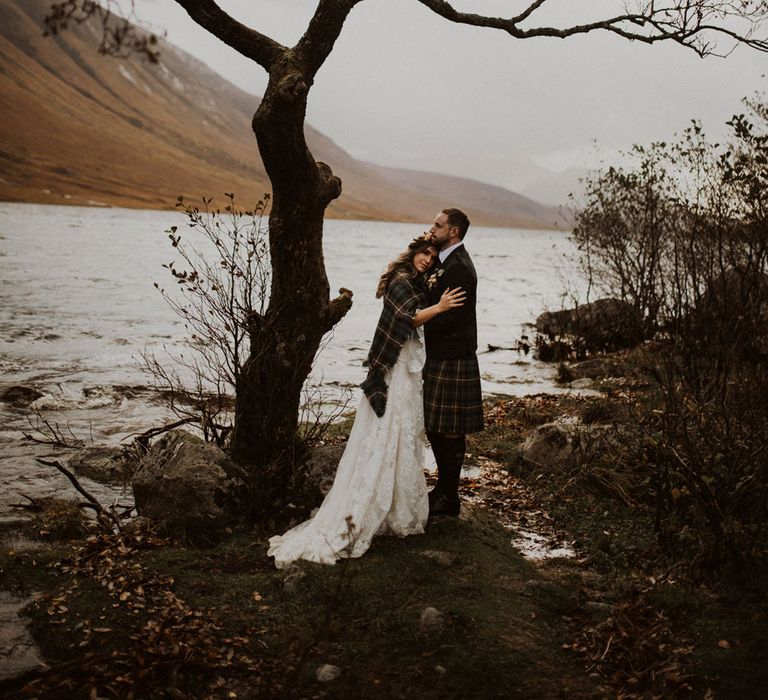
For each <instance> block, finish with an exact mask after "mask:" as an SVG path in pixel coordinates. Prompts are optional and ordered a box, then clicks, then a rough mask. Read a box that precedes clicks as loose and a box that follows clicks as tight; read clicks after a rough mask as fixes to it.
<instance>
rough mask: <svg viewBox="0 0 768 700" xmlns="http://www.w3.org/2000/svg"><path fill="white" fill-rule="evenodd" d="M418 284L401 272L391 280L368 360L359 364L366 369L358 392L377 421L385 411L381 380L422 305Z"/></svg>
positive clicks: (415, 279) (385, 404) (412, 328)
mask: <svg viewBox="0 0 768 700" xmlns="http://www.w3.org/2000/svg"><path fill="white" fill-rule="evenodd" d="M420 281H421V280H420V278H419V277H417V278H412V277H409V276H408V275H407V274H406V273H404V272H401V273H399V274H398V275H396V276H395V277H393V278H392V280H391V281H390V283H389V286H388V287H387V291H386V292H385V294H384V308H383V309H382V310H381V316H379V322H378V324H377V326H376V333H375V334H374V336H373V341H372V342H371V349H370V351H369V352H368V359H367V360H366V361H365V362H364V363H363V365H365V366H367V367H368V376H367V377H366V378H365V381H363V383H362V384H361V385H360V388H361V389H362V390H363V392H364V393H365V395H366V397H367V398H368V401H369V402H370V404H371V408H372V409H373V412H374V413H375V414H376V415H377V416H379V418H381V416H383V415H384V411H385V409H386V407H387V383H386V382H385V380H384V377H385V376H386V374H387V371H388V370H390V369H391V368H392V367H394V366H395V362H397V358H398V357H399V356H400V350H401V349H402V347H403V345H404V344H405V341H406V340H408V338H410V337H411V336H412V335H413V333H414V332H415V329H414V327H413V317H414V315H415V314H416V311H417V310H418V309H419V308H422V307H423V306H424V303H425V301H426V294H425V291H424V289H423V287H422V286H421V284H420Z"/></svg>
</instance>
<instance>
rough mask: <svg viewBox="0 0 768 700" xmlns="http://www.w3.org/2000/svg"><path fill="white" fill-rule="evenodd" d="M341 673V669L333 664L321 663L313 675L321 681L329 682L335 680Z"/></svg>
mask: <svg viewBox="0 0 768 700" xmlns="http://www.w3.org/2000/svg"><path fill="white" fill-rule="evenodd" d="M340 675H341V669H340V668H339V667H338V666H334V665H333V664H323V665H322V666H320V667H319V668H318V669H317V671H315V677H316V678H317V680H319V681H320V682H321V683H329V682H330V681H335V680H336V679H337V678H338V677H339V676H340Z"/></svg>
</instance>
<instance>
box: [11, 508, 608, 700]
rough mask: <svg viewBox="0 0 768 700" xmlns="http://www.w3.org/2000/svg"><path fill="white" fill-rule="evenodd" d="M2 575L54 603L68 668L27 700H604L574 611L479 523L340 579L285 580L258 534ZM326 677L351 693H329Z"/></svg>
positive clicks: (43, 618)
mask: <svg viewBox="0 0 768 700" xmlns="http://www.w3.org/2000/svg"><path fill="white" fill-rule="evenodd" d="M434 551H438V552H441V553H442V554H440V555H435V556H438V559H437V560H436V559H435V558H433V556H432V555H429V554H425V553H429V552H434ZM1 566H2V570H3V573H4V574H6V575H7V578H6V582H7V583H6V585H9V586H10V587H12V588H14V589H17V590H21V589H25V588H32V589H34V590H36V591H42V592H43V594H42V597H40V598H39V600H38V601H37V602H36V603H34V604H33V605H32V606H31V607H30V609H29V613H30V615H31V617H32V630H33V635H34V637H35V640H36V641H37V643H38V645H39V646H40V648H41V650H42V652H43V654H44V656H45V658H46V659H47V660H48V661H49V663H50V664H51V667H52V668H51V670H50V671H48V672H47V673H44V674H42V676H41V677H40V678H38V679H35V678H34V676H36V675H39V674H33V675H32V676H31V677H29V678H26V679H22V680H20V681H17V682H15V683H13V684H6V687H5V691H6V692H7V693H17V694H18V695H19V696H21V697H89V695H90V694H91V693H94V692H95V693H96V694H97V695H98V696H100V697H110V696H113V697H129V696H130V694H131V693H133V695H134V697H241V698H247V697H265V696H270V697H282V696H284V697H317V696H328V697H381V698H392V697H407V698H411V697H429V698H443V697H455V698H466V697H521V698H536V697H541V698H547V697H558V696H561V695H563V694H565V695H566V696H568V697H592V696H594V694H595V693H596V692H598V686H597V684H596V682H595V680H594V679H590V678H589V677H587V676H586V675H584V674H583V672H582V665H581V662H580V660H579V659H578V658H577V656H576V655H574V654H572V653H570V652H568V651H566V650H564V649H563V648H562V645H563V643H564V642H566V641H567V640H568V638H569V637H568V625H567V622H566V621H564V620H563V618H562V610H561V609H560V607H559V606H560V605H561V602H558V604H557V605H555V606H554V607H555V608H556V609H553V606H552V605H551V604H550V603H549V602H548V600H547V599H545V598H541V596H539V595H537V594H536V593H535V592H536V591H537V590H538V589H539V586H538V585H537V582H541V581H542V577H541V575H540V573H539V571H538V570H537V569H536V568H535V567H533V566H532V565H531V564H529V563H528V562H526V561H525V560H524V559H523V558H522V557H521V556H520V555H519V554H518V553H517V552H516V550H515V549H514V548H513V547H511V546H510V538H509V534H508V533H507V532H506V531H505V530H504V529H503V528H501V527H500V526H499V525H498V524H497V523H496V522H495V520H494V519H493V518H492V517H490V516H489V515H488V514H486V513H484V512H482V511H479V510H470V512H468V513H467V515H466V517H463V518H462V519H460V520H453V519H448V520H439V521H437V522H435V523H433V524H432V525H431V526H430V528H429V531H428V533H427V534H426V535H424V536H420V537H411V538H407V539H405V540H400V539H396V538H388V537H382V538H378V539H376V540H375V542H374V545H373V547H372V548H371V550H370V551H369V552H368V553H367V554H366V555H365V556H364V557H363V558H361V559H358V560H350V561H346V562H342V563H340V564H339V565H337V566H335V567H324V566H319V565H312V564H308V563H306V564H302V565H301V566H300V567H298V568H296V569H291V570H289V571H288V572H280V571H277V570H275V569H274V566H273V563H272V561H271V560H270V559H268V558H267V556H266V542H265V541H264V539H262V538H258V537H256V536H254V534H253V533H248V534H246V533H239V534H233V535H232V536H231V537H229V538H227V539H226V540H225V541H223V542H221V543H220V544H219V545H217V546H216V547H212V548H208V549H202V550H201V549H198V548H191V547H184V546H180V545H178V544H176V545H173V544H170V543H168V542H166V541H164V540H160V539H158V538H153V537H151V536H146V537H144V538H142V539H140V540H137V539H136V538H135V537H133V538H128V539H125V538H124V539H123V540H122V541H120V542H118V541H116V540H115V539H114V538H109V539H107V538H100V539H96V540H95V541H93V542H91V543H86V544H78V545H74V546H69V548H68V547H64V548H63V549H62V546H61V545H58V546H54V547H51V548H45V549H42V550H36V551H35V553H34V555H33V554H32V553H22V552H14V551H11V552H9V551H7V550H6V551H4V552H3V559H2V564H1ZM532 591H533V593H532ZM563 595H564V596H565V598H567V595H566V594H565V593H564V594H563ZM430 607H431V608H435V609H436V610H437V611H439V613H440V614H439V615H435V616H434V619H433V618H430V617H429V614H427V618H426V619H425V620H424V621H422V615H423V614H424V610H425V609H427V608H430ZM324 664H331V665H334V666H337V667H339V668H340V669H341V674H340V675H339V677H338V678H336V679H335V680H333V681H330V682H327V683H322V682H320V681H318V680H317V678H316V672H317V669H318V668H319V667H321V666H323V665H324ZM94 688H95V691H94V690H93V689H94ZM233 693H234V694H233Z"/></svg>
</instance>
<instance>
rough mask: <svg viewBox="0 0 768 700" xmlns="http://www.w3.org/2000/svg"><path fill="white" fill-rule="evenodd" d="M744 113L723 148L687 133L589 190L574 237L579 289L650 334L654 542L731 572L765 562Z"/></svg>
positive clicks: (749, 130)
mask: <svg viewBox="0 0 768 700" xmlns="http://www.w3.org/2000/svg"><path fill="white" fill-rule="evenodd" d="M747 105H748V107H750V109H751V116H750V117H747V116H745V115H738V116H735V117H734V118H733V119H732V120H731V121H730V122H729V124H730V125H731V127H732V134H733V135H732V138H731V140H730V142H729V143H728V144H726V145H724V146H721V145H718V144H712V143H710V142H708V141H707V139H706V137H705V134H704V132H703V130H702V129H701V127H700V125H698V124H697V123H694V124H693V125H692V126H691V127H690V128H689V129H687V130H686V132H685V133H684V135H683V137H682V138H681V139H680V141H678V142H676V143H673V144H670V145H668V144H654V145H653V146H652V147H651V148H649V149H637V150H636V154H637V155H638V156H639V157H640V164H639V165H638V167H637V168H636V169H634V170H627V169H616V168H614V169H611V170H609V171H608V172H607V173H604V174H603V175H601V176H599V177H598V178H596V179H594V180H591V181H590V182H589V186H588V188H587V200H586V202H585V204H584V207H583V208H582V209H581V210H580V211H579V212H578V213H577V227H576V230H575V233H574V236H575V239H576V241H577V244H578V245H579V247H580V250H581V252H582V255H583V259H582V262H583V266H584V270H585V272H586V273H587V275H589V277H590V281H591V282H593V283H594V284H596V285H598V286H599V287H601V288H602V289H603V290H605V291H608V292H609V293H611V294H613V295H615V296H617V297H618V298H620V299H624V300H626V301H629V302H630V303H632V304H633V305H634V306H635V308H637V309H638V310H639V311H641V312H642V313H643V317H644V321H645V324H646V328H647V329H648V330H649V331H652V332H655V335H656V344H655V346H654V347H655V350H654V353H653V354H652V355H650V361H649V363H648V364H649V370H650V371H651V372H652V374H653V376H654V377H655V379H656V386H657V389H658V391H659V401H658V403H657V404H656V407H655V408H656V411H655V412H652V413H650V414H649V416H647V418H648V420H647V421H646V423H647V425H646V428H647V433H648V440H647V442H646V446H645V459H646V464H644V465H641V466H644V468H648V469H650V470H651V471H652V482H653V488H654V490H655V492H656V500H657V511H658V516H657V524H658V526H659V530H660V534H662V535H663V536H666V538H667V539H668V540H670V539H674V538H675V533H681V532H682V533H691V532H693V533H695V534H694V540H696V543H697V546H698V545H699V543H701V542H702V540H704V541H705V542H704V546H705V549H706V552H707V555H708V557H709V558H710V560H719V559H721V558H723V555H726V556H725V558H726V559H728V560H729V561H730V562H731V563H732V564H733V565H735V566H737V567H743V566H744V565H745V564H748V563H752V564H754V563H757V562H758V561H761V560H762V561H764V560H765V559H766V558H768V548H766V547H765V541H766V539H765V535H766V528H767V527H768V526H767V525H766V523H767V522H768V498H767V496H768V468H767V467H766V464H768V429H767V428H766V426H768V392H766V387H767V386H768V331H767V330H766V328H768V325H767V324H766V321H768V110H767V109H766V104H765V102H764V100H763V101H760V100H756V101H752V102H747ZM677 539H678V541H679V539H680V538H677Z"/></svg>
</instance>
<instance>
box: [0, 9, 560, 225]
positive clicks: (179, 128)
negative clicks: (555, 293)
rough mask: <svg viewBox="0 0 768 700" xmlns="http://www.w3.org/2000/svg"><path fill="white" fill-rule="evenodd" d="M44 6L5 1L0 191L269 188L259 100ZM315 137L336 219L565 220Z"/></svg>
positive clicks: (163, 196) (165, 47) (151, 200)
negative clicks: (460, 215)
mask: <svg viewBox="0 0 768 700" xmlns="http://www.w3.org/2000/svg"><path fill="white" fill-rule="evenodd" d="M48 3H49V0H0V110H2V115H3V118H2V120H0V200H6V201H8V200H10V201H22V202H43V203H56V204H61V203H71V204H80V205H88V204H89V205H112V206H126V207H142V208H167V207H171V206H173V204H174V203H175V201H176V198H177V196H179V195H183V196H185V197H188V198H192V199H196V198H199V197H200V196H202V195H213V196H221V194H222V193H224V192H235V193H236V194H237V198H238V201H240V202H241V204H243V205H247V204H251V203H253V202H255V200H256V199H258V197H259V196H260V195H261V194H262V193H264V192H267V191H269V183H268V179H267V177H266V174H265V172H264V168H263V166H262V163H261V159H260V158H259V154H258V149H257V146H256V142H255V138H254V136H253V134H252V132H251V128H250V121H251V116H252V114H253V112H254V111H255V109H256V107H257V106H258V103H259V98H258V97H255V96H253V95H250V94H248V93H246V92H244V91H242V90H240V89H238V88H236V87H235V86H233V85H232V84H230V83H228V82H227V81H226V80H225V79H224V78H222V77H221V76H220V75H218V74H217V73H214V72H213V71H211V70H210V69H209V68H207V67H206V66H205V65H204V64H203V63H201V62H200V61H198V60H197V59H195V58H193V57H192V56H190V55H189V54H186V53H184V52H183V51H181V50H179V49H177V48H176V47H174V46H173V45H171V44H168V43H167V42H163V43H162V45H161V63H160V65H159V66H158V65H152V64H149V63H148V62H146V61H144V60H143V59H141V58H140V57H138V56H133V57H130V58H128V59H114V58H108V57H104V56H100V55H99V54H98V53H97V51H96V46H97V29H96V28H95V27H94V26H93V25H92V24H85V25H82V26H78V27H75V28H74V29H73V30H72V31H68V32H65V33H64V34H62V35H60V36H55V37H48V38H45V37H43V21H42V19H43V16H44V14H45V11H46V9H47V6H48ZM254 70H260V68H258V67H256V66H255V67H254ZM307 139H308V141H309V144H310V147H311V149H312V151H313V153H314V155H315V157H316V158H317V159H318V160H321V161H325V162H327V163H329V164H330V165H331V166H332V167H333V169H334V172H335V173H336V174H338V175H339V176H340V177H341V178H342V181H343V183H344V185H343V189H344V192H343V194H342V196H341V198H340V199H339V200H338V201H337V202H334V204H333V205H332V207H331V210H330V215H331V216H335V217H338V218H365V219H371V218H372V219H384V220H399V221H418V222H424V221H427V220H429V219H430V218H431V217H432V216H433V214H434V212H435V211H437V210H438V209H439V208H441V207H443V206H446V205H455V206H461V207H463V208H465V209H466V210H467V211H468V213H469V214H470V217H471V218H472V220H473V221H474V222H475V223H477V224H483V225H492V226H510V227H524V228H551V227H553V226H554V225H556V224H558V223H561V221H562V220H561V217H560V215H559V214H558V212H557V210H556V209H554V208H552V207H547V206H543V205H540V204H538V203H536V202H534V201H532V200H530V199H526V198H525V197H522V196H520V195H517V194H514V193H512V192H509V191H508V190H504V189H501V188H497V187H492V186H490V185H484V184H482V183H478V182H474V181H472V180H465V179H461V178H454V177H450V176H446V175H437V174H434V173H421V172H414V171H404V170H395V169H391V168H382V167H379V166H375V165H372V164H370V163H364V162H361V161H357V160H355V159H354V158H352V157H351V156H350V155H349V154H347V153H346V152H344V151H343V150H342V149H340V148H339V147H338V146H336V145H335V144H334V143H333V142H332V141H331V140H330V139H328V138H327V137H325V136H323V135H322V134H320V133H319V132H317V131H315V130H314V129H312V128H311V127H307Z"/></svg>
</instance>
